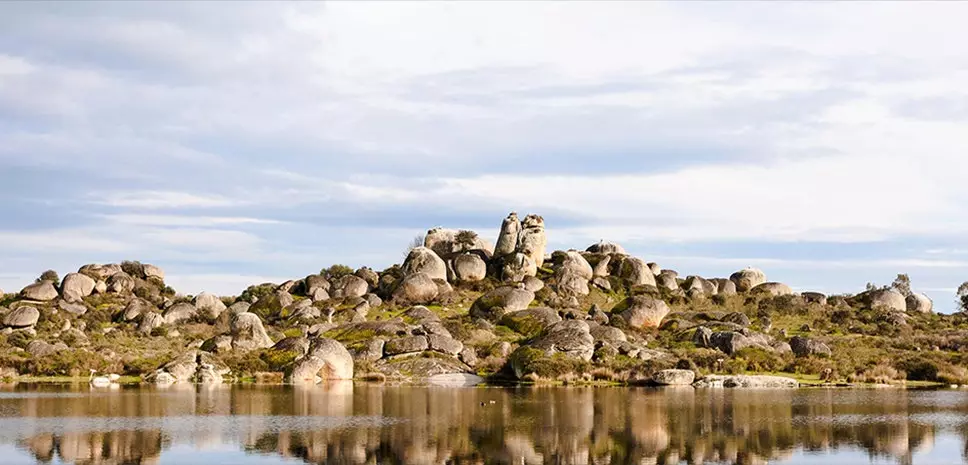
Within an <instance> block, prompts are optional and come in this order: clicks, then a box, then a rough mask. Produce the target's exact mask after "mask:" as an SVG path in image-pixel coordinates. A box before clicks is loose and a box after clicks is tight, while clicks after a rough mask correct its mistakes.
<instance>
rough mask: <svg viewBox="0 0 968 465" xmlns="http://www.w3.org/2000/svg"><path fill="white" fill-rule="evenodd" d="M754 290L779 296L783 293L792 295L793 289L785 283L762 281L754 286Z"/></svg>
mask: <svg viewBox="0 0 968 465" xmlns="http://www.w3.org/2000/svg"><path fill="white" fill-rule="evenodd" d="M752 292H762V293H765V294H769V295H771V296H774V297H777V296H781V295H792V294H793V293H794V292H793V289H791V288H790V286H787V285H786V284H783V283H761V284H757V285H756V286H754V287H753V289H752Z"/></svg>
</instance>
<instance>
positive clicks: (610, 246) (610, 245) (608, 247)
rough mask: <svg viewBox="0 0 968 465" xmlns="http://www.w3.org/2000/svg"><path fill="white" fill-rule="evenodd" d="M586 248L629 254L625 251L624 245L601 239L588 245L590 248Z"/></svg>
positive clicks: (590, 250)
mask: <svg viewBox="0 0 968 465" xmlns="http://www.w3.org/2000/svg"><path fill="white" fill-rule="evenodd" d="M585 250H586V251H588V252H593V253H604V254H621V255H627V254H626V253H625V248H624V247H622V246H621V245H619V244H616V243H614V242H606V241H599V242H597V243H595V244H592V245H590V246H588V248H587V249H585Z"/></svg>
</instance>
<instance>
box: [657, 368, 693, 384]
mask: <svg viewBox="0 0 968 465" xmlns="http://www.w3.org/2000/svg"><path fill="white" fill-rule="evenodd" d="M695 379H696V373H695V372H693V371H692V370H676V369H670V370H660V371H658V372H656V373H655V374H654V375H652V382H653V383H655V384H658V385H660V386H689V385H690V384H692V382H693V381H695Z"/></svg>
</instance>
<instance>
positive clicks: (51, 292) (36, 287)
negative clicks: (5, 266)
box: [20, 281, 57, 302]
mask: <svg viewBox="0 0 968 465" xmlns="http://www.w3.org/2000/svg"><path fill="white" fill-rule="evenodd" d="M20 296H21V297H23V298H24V299H27V300H36V301H39V302H47V301H50V300H54V299H56V298H57V288H56V287H54V284H53V283H51V282H50V281H40V282H37V283H33V284H31V285H29V286H27V287H25V288H23V290H21V291H20Z"/></svg>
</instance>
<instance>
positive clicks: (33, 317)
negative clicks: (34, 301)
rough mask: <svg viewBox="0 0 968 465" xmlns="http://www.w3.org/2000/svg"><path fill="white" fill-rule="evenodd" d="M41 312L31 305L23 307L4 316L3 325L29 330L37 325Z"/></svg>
mask: <svg viewBox="0 0 968 465" xmlns="http://www.w3.org/2000/svg"><path fill="white" fill-rule="evenodd" d="M38 319H40V311H39V310H37V309H36V308H34V307H31V306H29V305H22V306H20V307H17V308H15V309H13V310H10V311H9V312H7V314H6V315H3V325H4V326H7V327H10V328H29V327H31V326H33V325H36V324H37V320H38Z"/></svg>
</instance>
